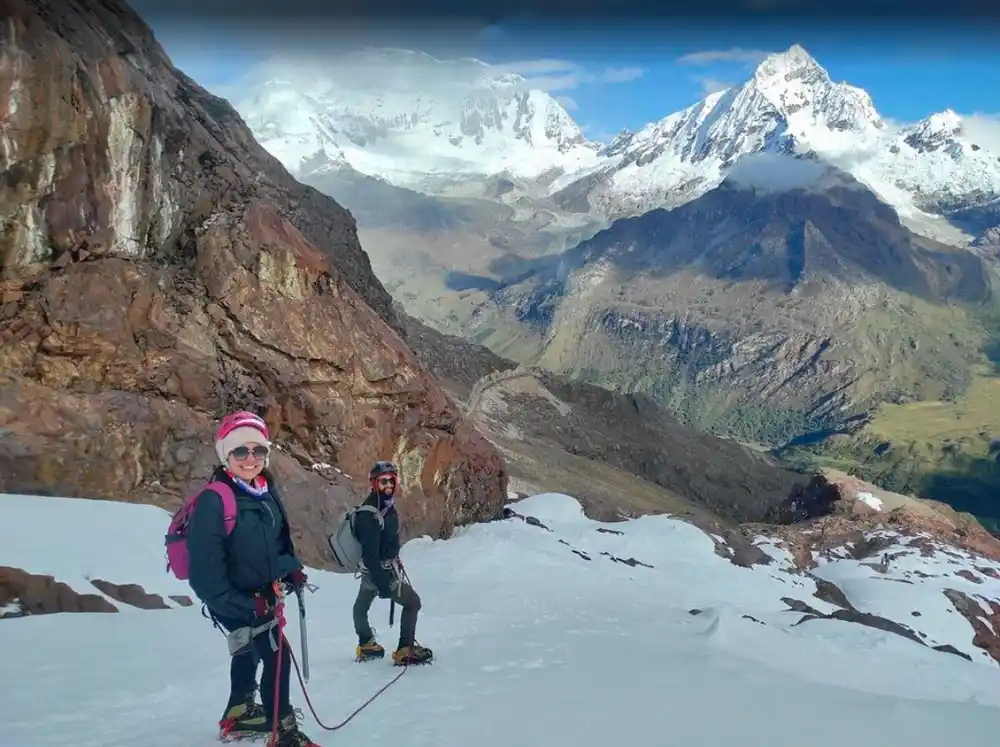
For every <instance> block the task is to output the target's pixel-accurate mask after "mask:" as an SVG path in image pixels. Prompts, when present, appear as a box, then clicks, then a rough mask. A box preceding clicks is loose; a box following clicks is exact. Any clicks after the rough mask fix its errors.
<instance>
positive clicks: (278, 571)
mask: <svg viewBox="0 0 1000 747" xmlns="http://www.w3.org/2000/svg"><path fill="white" fill-rule="evenodd" d="M264 477H265V479H266V480H267V484H268V492H267V493H265V494H264V495H263V496H261V497H260V498H257V497H255V496H253V495H250V494H249V493H247V492H246V491H244V490H243V489H242V488H240V487H239V486H238V485H237V484H236V483H235V482H233V480H231V479H230V478H229V475H227V474H226V471H225V470H224V469H222V468H221V467H220V468H218V469H217V470H216V472H215V474H214V475H213V476H212V480H213V481H214V480H219V481H221V482H227V483H229V485H231V486H232V488H233V493H234V494H235V495H236V508H237V513H236V525H235V526H234V527H233V531H232V534H230V535H229V536H228V537H227V536H226V535H225V528H224V526H223V521H222V516H223V514H222V498H220V497H219V495H218V493H216V492H215V491H213V490H204V491H202V493H201V495H199V496H198V503H197V505H196V506H195V509H194V511H193V512H192V514H191V521H190V524H189V525H188V539H187V543H188V555H189V557H190V579H189V582H190V584H191V589H192V590H193V591H194V593H195V594H197V595H198V598H199V599H201V601H202V602H204V603H205V605H206V606H207V607H208V608H209V610H211V611H212V612H213V613H215V614H216V615H218V616H219V617H225V618H227V619H230V620H234V621H246V622H247V623H249V622H250V621H251V620H252V619H253V617H254V604H253V595H254V592H266V593H267V592H269V591H270V586H271V583H272V582H273V581H277V580H278V579H281V578H284V577H285V576H287V575H288V574H289V573H291V572H292V571H294V570H296V569H300V568H302V563H301V561H299V560H298V558H296V557H295V547H294V546H293V544H292V537H291V533H290V531H289V528H288V517H287V515H286V513H285V507H284V505H283V504H282V502H281V498H280V496H279V495H278V493H277V491H276V490H275V485H274V480H273V478H272V477H271V475H269V474H267V473H266V472H265V474H264Z"/></svg>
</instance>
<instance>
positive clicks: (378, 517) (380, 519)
mask: <svg viewBox="0 0 1000 747" xmlns="http://www.w3.org/2000/svg"><path fill="white" fill-rule="evenodd" d="M358 511H367V512H368V513H372V514H375V520H376V521H377V522H378V528H379V529H382V528H383V527H384V526H385V517H383V516H382V512H381V511H379V510H378V509H377V508H375V506H369V505H368V504H367V503H362V504H361V505H360V506H355V507H354V508H353V509H352V510H351V521H352V522H353V520H354V515H355V514H356V513H358Z"/></svg>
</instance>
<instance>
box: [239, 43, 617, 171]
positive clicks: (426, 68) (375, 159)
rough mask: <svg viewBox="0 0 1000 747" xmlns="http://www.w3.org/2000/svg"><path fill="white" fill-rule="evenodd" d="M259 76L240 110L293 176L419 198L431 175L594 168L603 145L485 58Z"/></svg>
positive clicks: (341, 63)
mask: <svg viewBox="0 0 1000 747" xmlns="http://www.w3.org/2000/svg"><path fill="white" fill-rule="evenodd" d="M257 74H258V76H259V77H258V82H257V83H256V84H255V85H254V86H252V87H250V88H249V89H248V90H247V91H246V96H245V97H242V98H240V99H237V101H236V103H235V104H234V105H235V106H236V108H237V109H238V111H239V112H240V114H241V115H242V116H243V118H244V119H245V120H246V122H247V124H248V125H249V126H250V128H251V130H252V131H253V133H254V136H255V137H256V138H257V140H258V141H259V142H260V143H261V145H263V146H264V147H265V148H266V149H267V150H269V151H270V152H271V153H272V154H273V155H274V156H275V157H276V158H278V160H280V161H281V162H282V163H283V164H284V165H285V167H286V168H288V170H289V171H291V172H292V173H293V174H296V175H302V174H305V173H309V172H313V171H317V170H322V169H326V168H336V167H337V166H339V165H343V164H349V165H350V166H352V167H353V168H354V169H356V170H357V171H359V172H361V173H363V174H367V175H369V176H381V177H383V178H385V179H387V180H388V181H390V182H392V183H394V184H397V185H399V186H406V187H411V188H420V187H421V186H422V185H424V184H425V182H426V181H427V179H428V178H429V177H434V176H442V175H444V176H461V175H465V174H474V175H477V176H481V175H483V174H499V173H502V172H507V173H509V174H512V175H514V176H518V177H525V178H536V177H538V176H540V175H542V174H543V173H544V172H546V171H548V170H549V169H556V170H559V171H563V170H579V169H581V168H583V167H587V166H591V165H593V164H595V163H596V162H597V150H598V146H597V145H593V144H590V143H588V142H587V141H586V139H585V138H584V136H583V133H582V132H581V131H580V129H579V127H577V125H576V123H575V122H574V121H573V119H572V117H570V116H569V114H568V113H567V112H566V110H565V109H564V108H563V107H562V106H561V105H560V104H559V103H558V102H557V101H556V100H555V99H554V98H552V97H551V96H549V95H548V94H546V93H544V92H542V91H538V90H530V89H529V88H528V86H527V83H526V80H525V79H524V77H522V76H520V75H516V74H513V73H503V72H498V71H496V70H494V69H492V68H491V67H490V66H489V65H486V64H485V63H482V62H479V61H478V60H473V59H459V60H438V59H436V58H434V57H431V56H430V55H427V54H425V53H423V52H417V51H411V50H400V49H366V50H364V51H361V52H358V53H356V54H351V55H347V56H343V57H338V58H336V59H334V60H332V61H331V60H328V59H324V60H323V61H312V62H310V61H309V60H302V59H301V58H298V57H296V58H295V59H288V60H272V61H271V62H270V63H269V64H268V65H267V66H266V67H264V68H263V69H262V70H260V71H258V73H257Z"/></svg>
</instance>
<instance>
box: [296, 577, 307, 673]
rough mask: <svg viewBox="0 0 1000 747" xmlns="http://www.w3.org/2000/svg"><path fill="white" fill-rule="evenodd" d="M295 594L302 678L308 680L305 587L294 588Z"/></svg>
mask: <svg viewBox="0 0 1000 747" xmlns="http://www.w3.org/2000/svg"><path fill="white" fill-rule="evenodd" d="M295 596H296V597H297V598H298V600H299V645H300V646H301V647H302V679H303V680H305V681H306V682H308V681H309V639H308V638H307V637H306V602H305V596H306V594H305V589H296V590H295Z"/></svg>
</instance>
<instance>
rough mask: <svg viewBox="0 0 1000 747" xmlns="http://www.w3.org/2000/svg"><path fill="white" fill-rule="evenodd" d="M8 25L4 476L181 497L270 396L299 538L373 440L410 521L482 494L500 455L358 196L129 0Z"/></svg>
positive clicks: (19, 11)
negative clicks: (224, 439)
mask: <svg viewBox="0 0 1000 747" xmlns="http://www.w3.org/2000/svg"><path fill="white" fill-rule="evenodd" d="M8 19H9V20H8V21H7V25H6V26H5V29H4V34H3V36H2V37H0V120H2V121H3V122H4V124H5V127H4V134H3V135H2V136H0V173H2V174H3V175H4V176H3V179H2V182H0V214H2V217H3V223H2V228H0V272H2V276H0V279H2V286H0V290H2V293H3V296H2V305H0V491H10V492H18V491H20V492H55V493H62V494H72V495H84V496H88V497H103V498H112V499H120V500H133V501H152V502H158V503H161V504H163V505H166V506H168V507H170V506H173V505H176V504H177V502H178V501H179V500H180V497H181V495H182V493H183V492H184V491H186V490H188V489H190V488H193V487H195V486H196V485H197V484H198V482H199V481H200V480H202V479H204V477H205V476H206V475H207V474H208V469H209V468H210V466H211V463H212V459H213V458H212V454H211V450H210V448H209V447H210V439H211V433H212V429H213V423H214V419H215V418H217V417H218V416H219V415H221V414H222V413H223V412H224V411H225V410H228V409H231V408H234V407H248V408H252V409H255V410H258V411H260V412H262V413H263V414H265V417H266V419H267V420H268V422H269V424H270V426H271V428H272V429H273V432H274V433H275V434H276V437H277V443H278V444H279V448H280V451H279V453H278V454H277V456H276V458H275V460H274V464H273V467H274V469H275V471H276V472H277V473H278V475H279V476H280V477H281V478H283V480H282V482H283V484H284V485H285V492H286V493H287V494H288V502H289V504H290V507H291V510H292V513H293V521H294V523H295V525H296V528H297V531H298V533H299V540H300V543H301V544H302V546H303V549H304V551H305V554H306V556H307V558H308V559H309V560H311V561H313V562H321V561H322V560H323V557H322V545H323V530H324V529H325V528H326V526H327V525H328V524H329V522H330V521H332V520H333V519H334V518H335V517H336V516H337V515H338V514H339V511H340V510H342V508H343V507H344V506H345V505H346V503H347V502H348V501H350V500H353V499H354V497H356V494H357V492H358V488H357V487H356V485H357V483H354V482H352V481H351V480H350V479H349V477H348V476H351V475H360V476H362V480H361V483H364V480H363V476H364V473H365V472H366V471H367V466H368V464H370V462H371V461H372V460H374V459H376V458H392V459H395V460H396V461H397V462H398V463H399V464H400V465H401V468H402V471H403V474H402V479H403V487H404V489H405V491H406V495H407V496H408V498H407V500H406V502H405V508H404V523H405V526H406V528H407V530H408V531H409V532H411V533H412V532H430V533H432V534H437V535H440V534H447V533H448V532H449V531H450V529H451V528H452V527H453V526H454V525H455V524H457V523H461V522H465V521H470V520H476V519H481V518H486V517H489V516H493V515H495V514H496V513H497V512H498V511H499V509H500V507H501V505H502V503H503V501H504V500H505V498H506V475H505V471H504V467H503V464H502V461H501V459H500V457H499V456H498V455H497V453H496V452H495V450H494V449H493V448H492V447H491V446H490V445H489V444H488V443H486V442H485V440H484V439H482V438H481V437H480V436H479V435H478V434H477V433H476V432H475V431H474V430H473V429H471V428H464V427H462V419H461V415H460V413H459V412H458V411H457V410H456V408H455V406H454V405H453V404H452V402H451V401H450V400H449V399H448V398H447V397H446V396H445V394H444V393H443V391H442V390H441V389H440V388H439V386H438V385H437V383H436V382H435V381H434V380H433V379H432V378H431V377H430V375H429V374H428V373H427V372H426V370H425V369H424V368H423V367H422V366H421V364H420V363H419V361H417V359H416V358H415V357H414V355H413V354H412V352H411V351H410V349H409V348H408V347H407V345H406V344H405V342H404V341H403V339H402V338H401V337H400V336H399V334H398V333H397V332H396V331H395V329H394V328H393V327H394V325H395V324H396V318H395V314H394V312H393V310H392V304H391V298H390V296H389V294H388V293H387V292H386V291H385V289H384V288H383V287H382V286H381V284H380V283H379V282H378V280H377V279H376V278H375V276H374V275H373V274H372V272H371V268H370V265H369V262H368V258H367V256H366V255H365V253H364V252H363V251H362V249H361V247H360V245H359V243H358V241H357V233H356V227H355V224H354V220H353V219H352V217H351V216H350V214H349V213H348V212H347V211H345V210H344V209H343V208H341V207H340V206H339V205H337V204H336V203H335V202H333V201H332V200H330V199H329V198H327V197H324V196H323V195H321V194H319V193H318V192H316V191H315V190H313V189H311V188H308V187H305V186H303V185H301V184H298V183H297V182H295V181H294V180H293V179H292V178H291V177H290V176H289V175H288V174H287V173H286V172H285V170H284V169H283V167H282V166H281V165H280V164H279V163H278V161H276V160H275V159H274V158H273V157H271V156H269V155H268V154H267V153H266V152H265V151H264V150H263V149H262V148H260V147H259V146H258V145H257V144H256V143H255V142H254V140H253V139H252V137H251V135H250V132H249V130H248V129H247V128H246V126H245V125H244V124H243V122H242V120H241V119H240V118H239V116H238V115H237V114H236V113H235V112H234V111H233V109H232V108H230V107H229V105H228V104H227V103H226V102H225V101H223V100H221V99H218V98H215V97H214V96H212V95H210V94H208V93H207V92H206V91H204V90H203V89H201V88H200V87H199V86H198V85H197V84H195V83H194V82H193V81H192V80H191V79H189V78H187V77H186V76H184V75H183V74H182V73H180V72H178V71H177V70H175V69H174V68H173V67H172V65H171V64H170V61H169V60H168V58H167V57H166V55H165V53H164V52H163V50H162V49H161V48H160V46H159V45H158V44H157V43H156V41H155V40H154V38H153V36H152V33H151V32H150V31H149V29H148V28H146V26H145V25H144V24H143V23H142V21H141V20H140V19H139V18H138V17H137V16H136V15H135V14H134V13H133V12H132V11H131V10H130V9H129V8H128V7H127V6H125V5H124V4H122V3H120V2H116V1H115V0H107V1H104V0H88V1H85V2H82V3H77V4H74V5H73V6H67V7H66V8H64V9H63V12H61V13H60V14H58V15H54V14H52V13H50V12H48V11H47V10H46V4H45V3H43V2H41V0H14V3H13V6H12V8H11V11H10V13H9V14H8Z"/></svg>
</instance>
